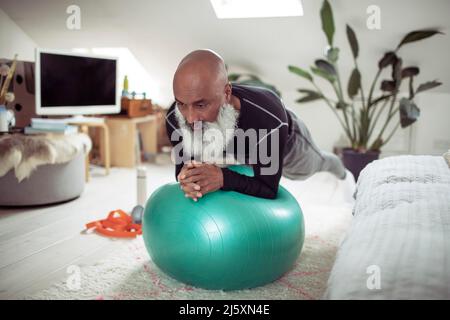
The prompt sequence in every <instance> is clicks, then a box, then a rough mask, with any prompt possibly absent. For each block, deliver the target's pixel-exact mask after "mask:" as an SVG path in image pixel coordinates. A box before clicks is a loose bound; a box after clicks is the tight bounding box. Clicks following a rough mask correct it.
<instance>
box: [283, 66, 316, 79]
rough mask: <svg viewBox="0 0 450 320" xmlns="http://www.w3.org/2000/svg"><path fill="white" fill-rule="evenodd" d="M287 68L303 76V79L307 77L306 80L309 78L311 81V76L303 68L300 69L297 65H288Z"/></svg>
mask: <svg viewBox="0 0 450 320" xmlns="http://www.w3.org/2000/svg"><path fill="white" fill-rule="evenodd" d="M288 69H289V71H290V72H292V73H295V74H296V75H298V76H300V77H302V78H305V79H307V80H309V81H311V82H312V81H313V77H312V76H311V74H310V73H309V72H308V71H306V70H303V69H301V68H299V67H296V66H288Z"/></svg>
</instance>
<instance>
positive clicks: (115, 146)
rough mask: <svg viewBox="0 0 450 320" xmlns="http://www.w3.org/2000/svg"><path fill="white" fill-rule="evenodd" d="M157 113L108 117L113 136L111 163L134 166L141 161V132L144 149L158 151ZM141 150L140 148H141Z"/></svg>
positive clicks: (150, 151) (118, 165)
mask: <svg viewBox="0 0 450 320" xmlns="http://www.w3.org/2000/svg"><path fill="white" fill-rule="evenodd" d="M157 119H158V117H157V116H156V115H148V116H145V117H137V118H128V117H120V116H115V117H107V118H106V125H107V126H108V128H109V134H110V137H111V165H112V166H117V167H128V168H133V167H135V166H136V165H139V164H140V162H141V159H140V156H139V155H137V153H138V152H137V151H138V150H137V148H138V146H139V140H138V139H139V137H138V135H139V134H140V137H141V140H142V149H143V151H145V152H147V153H150V154H156V153H157V151H158V139H157ZM139 151H140V150H139Z"/></svg>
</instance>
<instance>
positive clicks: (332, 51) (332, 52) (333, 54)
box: [326, 47, 339, 63]
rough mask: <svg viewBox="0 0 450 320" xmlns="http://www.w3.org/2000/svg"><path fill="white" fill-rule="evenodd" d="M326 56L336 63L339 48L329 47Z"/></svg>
mask: <svg viewBox="0 0 450 320" xmlns="http://www.w3.org/2000/svg"><path fill="white" fill-rule="evenodd" d="M326 56H327V59H328V60H329V61H331V62H333V63H336V62H337V61H338V59H339V48H332V47H329V48H328V50H327V54H326Z"/></svg>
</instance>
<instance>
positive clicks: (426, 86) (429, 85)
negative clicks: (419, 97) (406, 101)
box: [416, 80, 442, 94]
mask: <svg viewBox="0 0 450 320" xmlns="http://www.w3.org/2000/svg"><path fill="white" fill-rule="evenodd" d="M440 85H442V82H439V81H436V80H434V81H428V82H425V83H422V84H421V85H420V86H419V87H418V88H417V90H416V94H418V93H419V92H422V91H426V90H430V89H433V88H436V87H439V86H440Z"/></svg>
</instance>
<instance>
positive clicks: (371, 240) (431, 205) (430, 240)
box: [324, 156, 450, 299]
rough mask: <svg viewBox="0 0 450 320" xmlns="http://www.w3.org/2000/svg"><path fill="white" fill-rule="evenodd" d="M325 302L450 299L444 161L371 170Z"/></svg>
mask: <svg viewBox="0 0 450 320" xmlns="http://www.w3.org/2000/svg"><path fill="white" fill-rule="evenodd" d="M324 298H325V299H450V170H449V167H448V166H447V163H446V162H445V160H444V158H443V157H433V156H398V157H389V158H385V159H382V160H378V161H375V162H373V163H372V164H370V165H368V166H367V167H366V168H365V169H364V170H363V172H362V173H361V175H360V179H359V180H358V184H357V193H356V203H355V207H354V219H353V222H352V225H351V227H350V230H349V231H348V233H347V235H346V237H345V238H344V240H343V241H342V243H341V246H340V248H339V251H338V254H337V258H336V261H335V264H334V266H333V269H332V271H331V274H330V277H329V280H328V285H327V290H326V293H325V295H324Z"/></svg>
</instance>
